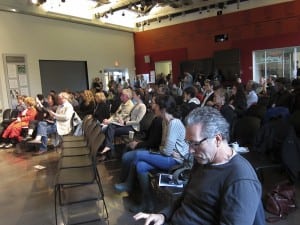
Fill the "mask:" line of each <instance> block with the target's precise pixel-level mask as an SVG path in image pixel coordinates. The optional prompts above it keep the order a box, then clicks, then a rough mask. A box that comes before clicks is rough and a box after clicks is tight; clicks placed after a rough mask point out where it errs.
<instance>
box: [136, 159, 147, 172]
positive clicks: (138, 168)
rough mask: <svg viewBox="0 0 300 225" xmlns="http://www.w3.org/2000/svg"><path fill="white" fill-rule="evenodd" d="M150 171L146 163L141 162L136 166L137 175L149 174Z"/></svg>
mask: <svg viewBox="0 0 300 225" xmlns="http://www.w3.org/2000/svg"><path fill="white" fill-rule="evenodd" d="M148 171H149V165H148V163H146V162H144V161H139V162H137V164H136V172H137V173H147V172H148Z"/></svg>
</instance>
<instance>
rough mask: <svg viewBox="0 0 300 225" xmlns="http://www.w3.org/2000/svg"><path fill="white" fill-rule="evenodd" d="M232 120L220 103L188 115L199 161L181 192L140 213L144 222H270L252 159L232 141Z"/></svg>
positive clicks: (189, 135)
mask: <svg viewBox="0 0 300 225" xmlns="http://www.w3.org/2000/svg"><path fill="white" fill-rule="evenodd" d="M228 140H229V125H228V123H227V122H226V120H225V119H224V118H223V117H222V115H221V114H220V112H219V111H218V110H217V109H214V108H212V107H202V108H197V109H195V110H193V111H192V112H191V113H190V114H189V115H188V117H187V119H186V141H187V143H188V144H189V149H190V153H191V154H193V155H194V158H195V163H194V166H193V168H192V170H191V175H190V180H189V182H188V184H187V185H186V187H185V189H184V192H183V194H182V195H181V197H180V198H179V199H178V200H177V201H176V202H175V203H174V204H173V205H172V206H169V207H167V208H166V209H164V210H162V211H161V212H160V213H159V214H146V213H138V214H136V215H135V216H134V219H136V220H139V219H146V222H145V224H151V222H153V223H155V225H162V224H176V225H186V224H189V225H196V224H197V225H198V224H241V225H263V224H265V218H264V211H263V207H262V203H261V194H262V189H261V184H260V182H259V180H258V178H257V176H256V173H255V171H254V169H253V167H252V166H251V165H250V163H249V162H248V161H247V160H246V159H244V158H243V157H242V156H241V155H239V154H237V153H236V152H235V151H234V150H233V149H232V148H231V147H230V146H229V145H228Z"/></svg>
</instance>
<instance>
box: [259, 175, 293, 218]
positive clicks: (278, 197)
mask: <svg viewBox="0 0 300 225" xmlns="http://www.w3.org/2000/svg"><path fill="white" fill-rule="evenodd" d="M295 202H296V190H295V186H294V185H293V184H291V183H290V182H289V181H283V182H280V183H278V184H276V185H275V187H274V188H273V189H272V190H271V191H270V192H269V193H267V195H266V198H265V200H264V206H265V209H266V211H267V212H269V213H271V214H273V215H274V216H270V217H268V218H267V219H266V220H267V222H277V221H279V220H280V219H285V218H286V217H287V215H288V214H289V213H291V212H292V211H294V210H295V209H296V203H295Z"/></svg>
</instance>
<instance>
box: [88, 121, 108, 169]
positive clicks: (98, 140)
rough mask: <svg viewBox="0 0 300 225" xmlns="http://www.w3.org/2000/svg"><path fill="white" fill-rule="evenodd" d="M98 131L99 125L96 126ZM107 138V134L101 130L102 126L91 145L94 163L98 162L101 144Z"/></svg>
mask: <svg viewBox="0 0 300 225" xmlns="http://www.w3.org/2000/svg"><path fill="white" fill-rule="evenodd" d="M95 130H96V132H98V126H97V127H96V129H95ZM104 140H105V134H104V133H102V132H101V127H100V132H98V134H97V135H96V138H95V140H94V141H93V142H92V145H91V157H92V160H93V162H94V163H96V164H97V154H98V151H99V149H100V148H101V146H102V145H103V143H104Z"/></svg>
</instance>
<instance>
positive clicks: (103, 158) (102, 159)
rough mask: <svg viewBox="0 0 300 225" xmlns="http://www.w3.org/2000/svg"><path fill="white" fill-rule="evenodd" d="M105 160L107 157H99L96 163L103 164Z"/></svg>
mask: <svg viewBox="0 0 300 225" xmlns="http://www.w3.org/2000/svg"><path fill="white" fill-rule="evenodd" d="M106 160H107V156H106V155H102V154H101V155H100V157H98V162H104V161H106Z"/></svg>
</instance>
